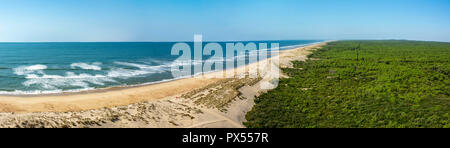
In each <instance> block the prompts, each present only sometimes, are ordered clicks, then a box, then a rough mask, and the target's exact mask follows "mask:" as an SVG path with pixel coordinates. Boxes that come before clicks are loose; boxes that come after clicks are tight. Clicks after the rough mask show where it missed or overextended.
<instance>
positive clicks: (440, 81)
mask: <svg viewBox="0 0 450 148" xmlns="http://www.w3.org/2000/svg"><path fill="white" fill-rule="evenodd" d="M308 58H309V59H308V60H306V61H295V62H293V63H294V67H293V68H285V69H283V73H285V74H286V75H288V76H289V77H288V78H282V79H280V83H279V86H278V88H276V89H274V90H270V91H268V92H267V93H264V94H262V95H260V96H258V97H257V98H256V100H255V103H256V105H255V106H254V107H253V109H252V110H251V111H250V112H249V113H247V115H246V119H247V122H245V123H244V125H245V126H247V127H249V128H450V97H449V93H450V79H449V77H450V62H449V61H450V43H445V42H424V41H402V40H385V41H380V40H377V41H369V40H366V41H335V42H330V43H328V44H327V45H325V46H323V47H322V48H320V49H318V50H315V51H314V52H313V54H311V55H309V56H308Z"/></svg>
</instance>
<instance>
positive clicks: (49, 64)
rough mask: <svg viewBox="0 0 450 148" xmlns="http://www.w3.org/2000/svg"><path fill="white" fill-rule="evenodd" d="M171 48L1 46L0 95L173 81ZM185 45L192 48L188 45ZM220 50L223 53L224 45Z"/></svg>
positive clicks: (284, 45)
mask: <svg viewBox="0 0 450 148" xmlns="http://www.w3.org/2000/svg"><path fill="white" fill-rule="evenodd" d="M315 42H320V41H318V40H289V41H255V42H254V43H257V44H258V43H269V46H270V43H279V44H280V49H281V50H283V49H289V48H293V47H296V46H302V45H306V44H311V43H315ZM243 43H244V44H245V43H246V42H243ZM174 44H175V43H174V42H133V43H126V42H116V43H114V42H110V43H0V94H3V95H5V94H6V95H23V94H50V93H61V92H76V91H83V90H91V89H96V88H107V87H112V86H126V85H139V84H146V83H156V82H161V81H168V80H173V79H176V78H174V77H173V76H172V73H171V72H170V69H171V64H172V63H173V61H174V60H175V59H176V58H178V56H174V55H171V54H170V53H171V48H172V46H173V45H174ZM188 44H189V45H191V48H193V46H192V45H193V43H188ZM205 44H207V42H204V43H203V45H205ZM219 44H221V45H222V46H223V47H224V48H225V43H222V42H220V43H219ZM204 59H208V57H204Z"/></svg>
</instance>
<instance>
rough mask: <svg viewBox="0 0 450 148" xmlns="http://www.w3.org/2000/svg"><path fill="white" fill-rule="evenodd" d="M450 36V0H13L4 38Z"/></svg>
mask: <svg viewBox="0 0 450 148" xmlns="http://www.w3.org/2000/svg"><path fill="white" fill-rule="evenodd" d="M194 34H203V36H204V39H205V40H215V41H217V40H278V39H411V40H435V41H450V1H449V0H153V1H152V0H8V1H1V2H0V42H11V41H12V42H14V41H19V42H31V41H56V42H61V41H182V40H193V35H194Z"/></svg>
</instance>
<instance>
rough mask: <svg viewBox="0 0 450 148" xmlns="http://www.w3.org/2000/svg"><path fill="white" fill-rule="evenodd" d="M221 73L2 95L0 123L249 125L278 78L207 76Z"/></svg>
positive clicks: (283, 59) (298, 52)
mask: <svg viewBox="0 0 450 148" xmlns="http://www.w3.org/2000/svg"><path fill="white" fill-rule="evenodd" d="M325 44H326V42H323V43H318V44H313V45H310V46H305V47H301V48H296V49H291V50H283V51H281V52H280V54H279V59H280V61H279V63H275V64H277V67H290V66H292V63H291V61H296V60H300V61H301V60H306V58H307V57H306V56H307V55H308V54H310V53H311V51H312V50H315V49H317V48H320V47H321V46H323V45H325ZM259 64H266V65H264V66H263V67H267V66H268V64H267V63H264V62H262V63H261V62H260V63H259ZM256 66H257V64H256V63H255V64H250V65H248V66H246V67H239V68H250V69H251V68H255V67H256ZM239 68H238V69H239ZM265 72H267V71H265ZM221 73H222V72H214V73H209V74H207V75H206V77H204V76H197V77H194V78H185V79H180V80H174V81H170V82H164V83H159V84H151V85H144V86H135V87H128V88H110V89H104V90H96V91H87V92H80V93H68V94H60V95H42V96H0V127H238V128H241V127H244V126H243V125H242V122H244V121H245V114H246V112H248V111H249V110H251V108H252V106H253V101H254V97H255V96H258V95H259V94H260V93H262V92H264V91H266V90H264V89H262V88H261V87H260V86H262V84H265V83H269V82H270V81H271V80H272V79H273V78H272V77H271V76H270V75H271V74H270V73H268V72H267V73H264V74H262V76H261V77H260V78H208V77H211V76H214V75H219V74H221Z"/></svg>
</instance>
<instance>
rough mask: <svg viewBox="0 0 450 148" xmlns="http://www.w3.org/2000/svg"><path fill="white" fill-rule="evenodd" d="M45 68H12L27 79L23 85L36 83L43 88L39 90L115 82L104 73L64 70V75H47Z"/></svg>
mask: <svg viewBox="0 0 450 148" xmlns="http://www.w3.org/2000/svg"><path fill="white" fill-rule="evenodd" d="M97 64H98V63H97ZM83 66H85V65H83ZM91 68H92V67H91ZM45 69H47V66H46V65H32V66H20V67H17V68H14V69H13V70H14V73H15V74H17V75H23V76H25V78H26V79H27V80H26V81H25V82H23V83H22V84H23V85H24V86H27V87H30V86H32V85H38V86H40V87H42V88H43V89H44V90H39V91H53V90H59V89H60V88H61V87H79V88H81V89H87V88H90V84H96V85H105V83H106V82H112V83H115V82H116V81H115V80H113V79H111V78H108V77H106V76H104V75H90V74H85V73H82V74H75V73H73V72H66V75H48V74H46V73H45V72H44V71H43V70H45Z"/></svg>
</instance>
